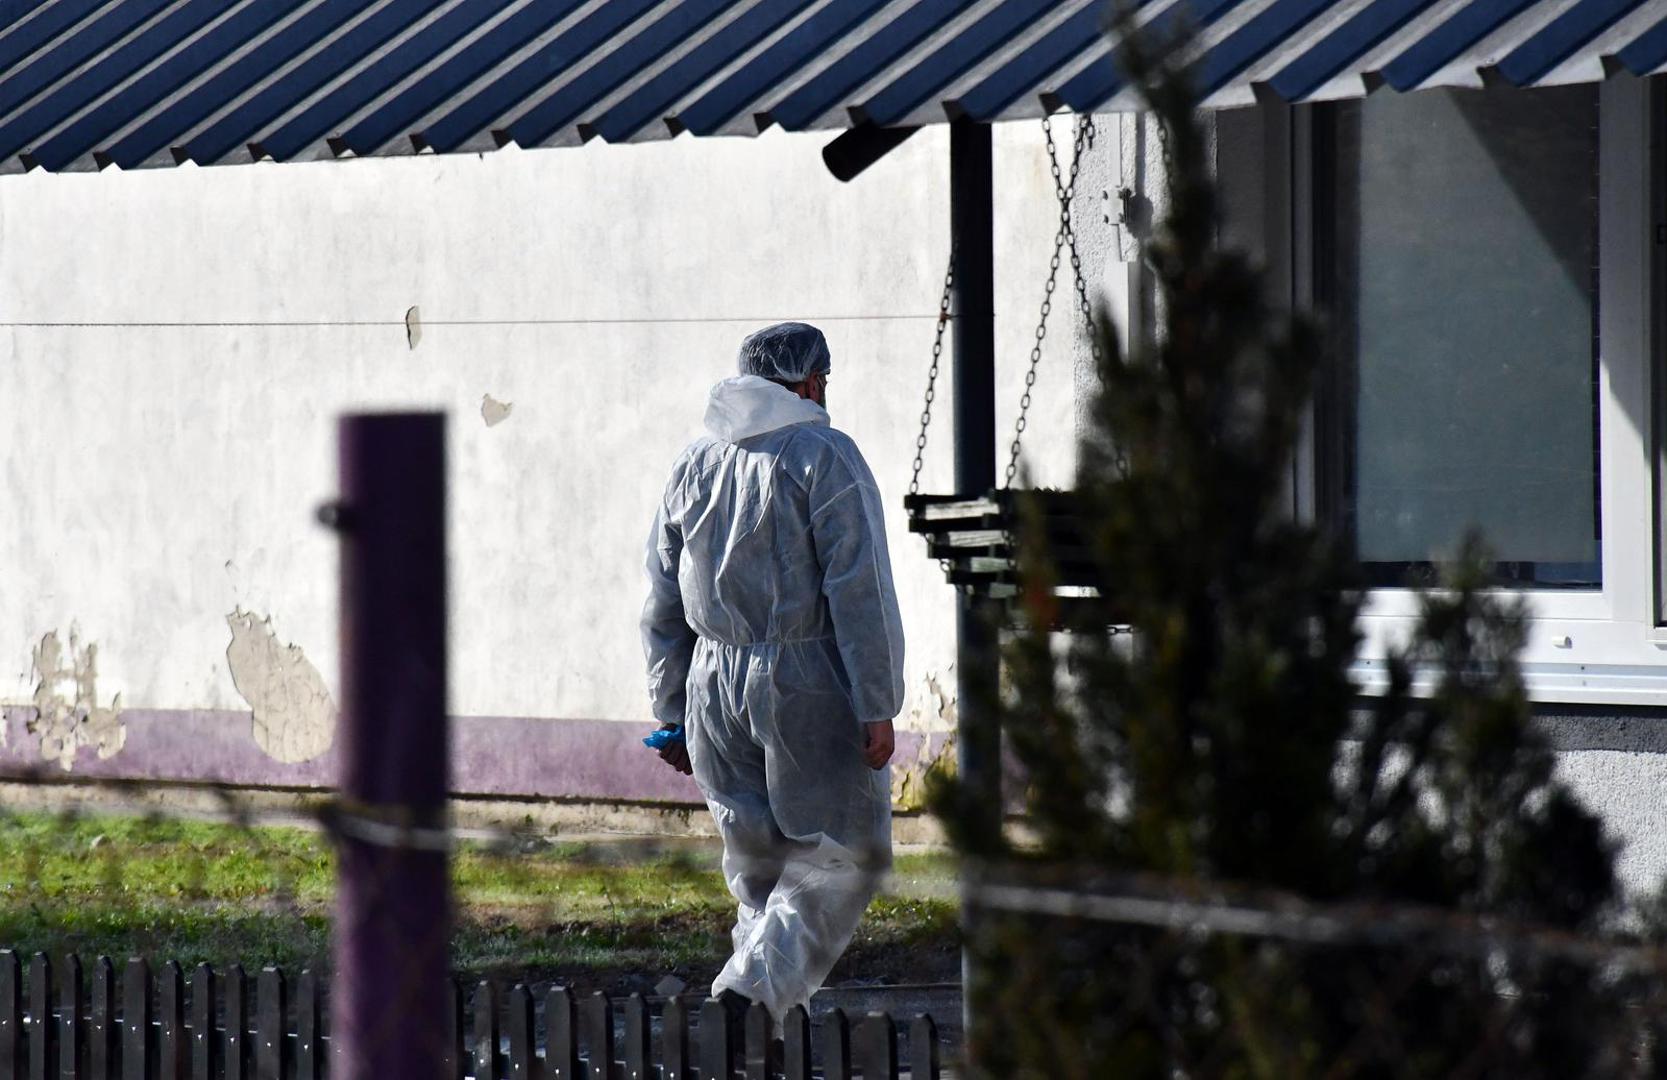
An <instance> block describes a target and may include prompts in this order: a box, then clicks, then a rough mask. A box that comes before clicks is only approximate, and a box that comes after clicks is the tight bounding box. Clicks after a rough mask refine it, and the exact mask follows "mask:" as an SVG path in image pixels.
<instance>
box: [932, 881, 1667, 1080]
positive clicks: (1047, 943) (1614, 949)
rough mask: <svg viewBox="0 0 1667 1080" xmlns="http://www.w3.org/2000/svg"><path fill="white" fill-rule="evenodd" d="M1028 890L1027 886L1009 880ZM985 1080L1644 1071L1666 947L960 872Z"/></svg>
mask: <svg viewBox="0 0 1667 1080" xmlns="http://www.w3.org/2000/svg"><path fill="white" fill-rule="evenodd" d="M1027 879H1028V880H1027ZM963 895H964V897H965V898H966V900H967V902H968V903H969V904H971V905H973V906H975V907H976V909H977V910H978V911H979V913H980V915H979V923H978V927H979V929H978V938H977V940H976V941H975V942H974V953H975V955H976V956H977V957H978V959H979V962H980V963H981V964H982V965H983V966H984V970H985V972H986V976H985V977H984V978H982V979H980V980H978V981H977V983H976V984H975V987H974V989H973V1009H974V1012H975V1015H976V1016H977V1017H978V1018H979V1019H978V1020H977V1021H975V1022H974V1024H973V1025H972V1026H971V1028H970V1029H969V1032H968V1036H969V1041H970V1043H971V1048H970V1051H971V1053H972V1054H973V1056H974V1058H975V1059H976V1060H978V1061H979V1062H980V1063H981V1064H982V1065H983V1066H984V1067H985V1068H986V1070H987V1071H988V1074H989V1075H995V1076H1023V1077H1030V1076H1048V1077H1057V1078H1074V1077H1082V1078H1089V1077H1130V1078H1135V1077H1139V1078H1145V1077H1164V1078H1166V1080H1181V1078H1217V1077H1220V1078H1226V1077H1293V1078H1296V1077H1302V1078H1310V1077H1312V1078H1326V1080H1331V1078H1343V1077H1371V1078H1380V1077H1381V1078H1397V1080H1400V1078H1421V1077H1444V1078H1445V1077H1490V1078H1491V1077H1498V1078H1512V1080H1516V1078H1538V1077H1543V1078H1547V1080H1552V1078H1556V1080H1566V1078H1567V1080H1572V1078H1576V1077H1594V1078H1599V1077H1601V1078H1614V1077H1656V1076H1660V1075H1663V1074H1664V1073H1667V979H1664V978H1663V976H1664V975H1667V950H1663V949H1662V948H1660V947H1658V946H1655V945H1653V944H1647V943H1640V942H1637V941H1632V940H1628V939H1627V938H1626V937H1625V935H1623V934H1621V933H1619V932H1617V933H1616V934H1615V935H1614V936H1610V937H1599V936H1595V935H1593V934H1586V933H1575V932H1571V931H1568V930H1565V929H1559V928H1555V927H1544V926H1533V925H1525V924H1522V923H1519V922H1515V921H1513V920H1511V919H1509V918H1499V917H1488V916H1482V915H1474V914H1465V913H1457V912H1453V911H1449V910H1444V909H1436V908H1428V907H1423V906H1420V905H1417V904H1410V903H1341V902H1333V903H1315V902H1310V901H1304V900H1301V899H1299V898H1295V897H1292V896H1289V895H1283V894H1277V893H1274V892H1271V891H1258V890H1244V889H1233V888H1230V887H1225V886H1218V885H1207V884H1200V883H1198V882H1185V881H1163V880H1151V879H1134V878H1130V879H1121V880H1111V881H1106V880H1101V881H1099V882H1098V883H1096V884H1095V885H1094V886H1093V887H1089V886H1084V885H1057V884H1050V885H1047V886H1041V885H1038V884H1036V876H1035V875H1031V874H1026V873H1018V874H1015V873H1013V872H1011V871H1006V872H997V873H993V874H982V875H981V874H980V873H978V872H977V871H974V872H973V874H972V875H971V877H970V878H969V881H968V883H967V884H966V886H965V888H964V893H963Z"/></svg>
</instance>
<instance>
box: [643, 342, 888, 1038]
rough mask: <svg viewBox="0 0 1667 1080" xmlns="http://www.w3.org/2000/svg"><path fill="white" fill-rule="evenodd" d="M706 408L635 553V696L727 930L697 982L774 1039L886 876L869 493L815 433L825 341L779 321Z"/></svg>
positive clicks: (745, 347) (884, 598) (873, 505)
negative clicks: (729, 949) (648, 713)
mask: <svg viewBox="0 0 1667 1080" xmlns="http://www.w3.org/2000/svg"><path fill="white" fill-rule="evenodd" d="M739 366H740V372H741V373H740V375H739V376H736V377H733V378H728V379H724V380H723V381H721V382H719V383H718V384H717V385H716V386H715V387H713V389H712V393H711V398H710V401H709V403H708V405H707V409H706V427H707V430H708V431H709V432H710V434H707V435H704V436H702V437H701V438H699V439H696V440H695V441H694V442H693V443H691V444H690V445H689V447H688V448H687V449H685V450H684V451H683V453H682V454H681V455H680V456H679V457H678V459H677V462H676V464H674V465H673V466H672V471H671V480H670V482H669V483H668V484H667V485H666V491H665V497H664V499H663V500H662V502H661V505H660V509H659V513H658V514H657V515H656V516H655V519H654V529H653V533H652V535H651V536H650V538H649V542H648V576H649V580H650V583H651V584H650V589H649V595H648V602H647V604H646V605H645V606H644V609H643V615H642V634H643V645H644V650H645V652H646V653H647V657H648V686H649V693H650V695H651V697H652V699H653V705H654V715H655V718H656V719H658V720H659V721H660V722H661V724H662V725H663V727H664V728H675V727H678V726H685V727H684V734H685V735H686V746H687V751H686V755H685V752H684V750H683V748H682V746H681V745H680V744H678V743H672V744H671V745H669V746H667V747H666V748H665V749H663V750H662V751H661V756H662V757H663V758H665V759H666V760H667V761H668V762H669V763H670V764H672V765H673V766H674V767H676V768H679V769H681V770H682V771H684V772H689V771H691V769H692V772H693V775H694V778H695V781H696V782H697V783H698V784H699V785H700V789H701V792H702V793H703V794H704V796H705V798H706V802H707V805H708V806H709V807H710V808H711V810H712V817H713V819H714V820H715V821H716V823H717V827H718V833H719V835H720V836H721V837H722V839H723V845H724V855H723V871H724V877H725V879H726V881H727V882H728V885H729V889H730V891H731V892H732V893H734V895H735V899H736V902H737V908H738V915H737V918H736V922H735V929H734V931H733V935H732V936H733V940H734V946H735V952H734V955H733V956H732V957H730V959H729V962H728V963H727V964H725V965H724V968H723V970H722V972H720V973H719V975H718V977H717V979H716V980H715V981H714V982H713V984H712V993H713V994H714V995H715V996H717V997H719V998H721V999H723V1000H724V1001H725V1004H726V1005H727V1006H729V1008H730V1011H731V1015H732V1016H734V1015H736V1014H737V1012H738V1011H742V1010H744V1009H745V1008H746V1007H747V1005H748V1003H750V1002H754V1001H756V1002H762V1003H763V1004H764V1005H765V1006H766V1007H767V1008H768V1009H769V1010H770V1013H771V1014H772V1015H773V1016H774V1017H775V1019H776V1020H777V1021H778V1022H779V1021H780V1020H781V1019H782V1017H783V1015H784V1014H785V1013H786V1012H787V1011H788V1010H789V1009H791V1008H792V1007H793V1006H794V1005H801V1004H805V1003H806V1002H807V1001H808V1000H809V998H810V995H811V994H812V993H813V992H815V990H816V989H817V988H818V987H819V986H821V984H822V981H823V979H824V978H826V977H827V974H828V971H829V970H830V969H831V968H832V967H833V965H834V962H835V961H836V960H838V959H839V957H840V954H841V953H843V952H844V951H845V947H846V945H847V944H849V942H850V940H851V936H852V934H853V933H854V932H855V930H856V927H857V922H858V920H859V919H860V918H861V916H862V913H863V911H864V909H865V908H866V907H867V906H868V901H869V899H870V898H871V896H872V895H873V892H874V889H875V886H876V885H877V884H878V881H879V878H880V876H881V874H883V873H884V871H885V870H886V869H888V868H889V867H890V865H891V778H890V770H889V769H888V768H887V762H888V761H889V760H890V759H891V754H892V749H893V739H894V736H893V732H892V718H893V717H895V716H896V715H897V713H898V711H899V709H900V708H901V707H902V701H903V629H902V620H901V618H900V616H899V614H898V610H897V595H896V591H895V589H894V587H893V584H892V577H891V560H890V557H889V555H888V554H887V551H886V539H885V525H884V515H883V513H882V511H881V508H880V493H879V490H878V488H877V487H876V486H875V483H874V477H873V474H872V473H870V472H869V469H868V466H867V464H866V463H865V462H864V461H863V457H862V454H861V453H859V452H858V450H857V446H856V444H855V443H854V442H852V441H851V438H850V437H849V436H848V435H845V434H844V433H842V432H840V431H837V430H835V429H834V428H832V427H830V426H829V421H828V413H827V411H826V409H825V408H824V405H825V403H826V385H827V378H828V372H829V353H828V345H827V341H826V340H825V339H824V338H823V336H822V332H821V331H820V330H817V329H816V328H815V327H813V326H808V325H806V324H804V323H781V324H778V325H776V326H771V327H768V328H767V329H764V330H760V331H758V332H757V333H755V334H752V335H751V336H749V337H748V338H747V339H746V340H745V341H744V342H742V344H741V354H740V365H739Z"/></svg>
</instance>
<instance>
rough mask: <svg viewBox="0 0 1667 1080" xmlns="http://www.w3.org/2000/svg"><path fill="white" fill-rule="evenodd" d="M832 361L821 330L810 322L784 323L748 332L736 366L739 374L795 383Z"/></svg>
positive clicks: (825, 368)
mask: <svg viewBox="0 0 1667 1080" xmlns="http://www.w3.org/2000/svg"><path fill="white" fill-rule="evenodd" d="M832 362H833V361H832V358H831V357H830V355H829V354H828V339H827V338H825V337H823V336H822V331H820V330H818V329H816V327H814V326H811V325H810V324H809V323H802V322H784V323H776V324H775V325H774V326H766V327H765V328H764V329H762V330H759V331H756V332H754V333H751V334H748V335H747V338H746V340H745V341H743V342H741V357H740V363H739V364H738V365H737V366H738V367H739V368H740V371H741V374H742V375H762V376H763V377H764V378H766V379H774V380H776V381H777V382H785V383H796V382H803V381H804V380H806V379H808V378H810V377H811V376H812V375H814V374H816V373H817V372H818V371H827V370H828V368H829V367H830V366H832Z"/></svg>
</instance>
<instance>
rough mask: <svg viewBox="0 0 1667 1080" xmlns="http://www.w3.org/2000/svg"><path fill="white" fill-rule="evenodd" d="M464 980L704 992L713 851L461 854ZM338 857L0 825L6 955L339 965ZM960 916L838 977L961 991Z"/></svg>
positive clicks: (721, 921) (301, 836) (222, 833)
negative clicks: (666, 978) (677, 983)
mask: <svg viewBox="0 0 1667 1080" xmlns="http://www.w3.org/2000/svg"><path fill="white" fill-rule="evenodd" d="M897 877H898V878H900V879H906V880H909V881H912V882H914V883H917V884H918V883H924V884H927V885H930V886H944V885H947V884H948V883H949V882H950V881H951V880H952V878H953V867H952V864H951V863H950V861H949V860H948V858H947V857H944V856H936V855H924V856H922V855H914V856H902V857H899V859H898V860H897ZM452 881H453V889H454V899H455V902H456V925H455V928H454V933H453V940H452V956H453V965H454V967H455V968H456V970H457V971H458V972H459V973H461V974H463V975H465V976H467V977H471V978H473V977H480V976H483V975H488V974H490V975H493V976H496V977H501V978H508V979H524V980H528V981H538V980H544V979H560V980H562V981H564V982H568V983H571V984H573V985H574V986H576V987H579V988H583V989H589V988H597V987H600V988H604V989H611V990H628V989H643V988H645V987H647V986H651V985H652V984H653V983H654V982H655V981H657V980H658V979H659V978H660V977H661V976H662V975H665V974H668V973H671V974H676V975H678V976H679V977H681V978H684V979H685V980H687V981H689V982H690V983H691V984H698V983H699V982H700V981H701V980H704V979H709V978H710V977H711V975H712V974H713V973H714V972H715V971H716V969H717V967H718V966H719V965H721V964H722V962H723V960H724V958H725V956H727V954H728V949H729V942H728V934H729V925H730V922H731V921H732V920H733V918H734V909H733V907H732V901H731V900H730V897H729V894H728V892H727V891H726V890H725V889H724V885H723V881H722V878H721V877H720V875H719V873H718V868H717V849H716V846H715V845H714V844H710V843H688V842H656V841H652V840H645V841H619V842H611V843H605V844H603V843H595V844H592V843H563V842H556V843H551V842H548V841H545V840H542V839H539V838H537V837H531V836H511V837H506V838H505V839H504V840H503V841H499V842H493V843H465V844H464V845H462V846H461V848H460V850H458V851H457V852H456V853H455V854H454V858H453V861H452ZM333 892H334V859H333V857H332V855H331V852H330V848H329V845H328V842H327V841H326V839H325V838H324V837H322V836H320V835H318V834H316V833H313V832H310V831H307V830H303V829H294V828H275V827H240V826H230V825H221V824H210V823H204V822H192V821H175V820H149V819H144V818H133V817H102V816H101V817H81V818H65V817H54V816H51V815H45V814H14V815H4V816H0V947H6V948H12V949H15V950H17V951H18V952H20V953H23V954H25V955H27V954H29V953H33V952H37V951H39V952H45V953H48V954H49V955H53V956H58V955H61V954H63V953H67V952H77V953H80V954H81V955H82V957H83V958H84V959H87V958H91V957H93V956H98V955H109V956H111V957H113V958H116V959H118V960H120V959H121V958H124V957H127V956H135V955H142V956H146V957H148V958H150V959H152V960H153V961H154V962H162V961H165V960H170V959H171V960H177V961H179V962H180V963H181V964H182V965H185V966H188V967H189V966H190V965H194V964H197V963H200V962H208V963H212V964H215V965H216V966H222V967H223V966H227V965H229V964H231V963H234V962H238V963H242V964H243V965H244V967H245V968H246V969H248V970H251V971H252V970H254V969H256V968H258V967H260V966H262V965H266V964H279V965H282V966H284V967H285V968H286V969H288V970H291V971H297V970H299V969H300V968H302V967H314V968H318V969H321V970H322V969H325V968H327V967H328V963H329V933H330V911H331V900H332V896H333ZM957 949H958V939H957V937H956V928H955V908H954V905H953V904H952V903H950V902H947V901H942V900H921V899H913V898H905V897H901V896H891V895H882V896H880V897H878V898H876V899H875V900H874V902H873V904H872V905H870V907H869V911H868V915H867V918H866V919H865V920H864V923H863V926H862V928H861V929H860V930H859V931H858V934H857V937H856V940H855V941H853V943H852V946H851V949H850V950H849V951H848V952H847V954H846V957H845V959H843V960H842V961H841V962H840V965H839V967H838V968H836V969H835V971H834V973H833V975H832V976H831V977H830V982H838V981H844V980H857V979H862V980H890V981H896V982H926V981H940V980H945V979H953V978H954V977H955V976H956V973H957V970H958V968H957V964H958V960H957V957H958V952H957Z"/></svg>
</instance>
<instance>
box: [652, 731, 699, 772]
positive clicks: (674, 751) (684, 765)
mask: <svg viewBox="0 0 1667 1080" xmlns="http://www.w3.org/2000/svg"><path fill="white" fill-rule="evenodd" d="M666 726H667V727H675V726H676V725H675V724H667V725H666ZM660 760H661V761H663V762H665V763H666V764H667V765H670V766H671V767H672V768H674V769H676V770H677V771H678V772H680V773H682V774H683V775H684V776H693V775H694V774H695V769H694V766H693V765H691V764H689V744H688V743H686V742H674V743H667V744H666V745H665V746H663V747H661V748H660Z"/></svg>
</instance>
